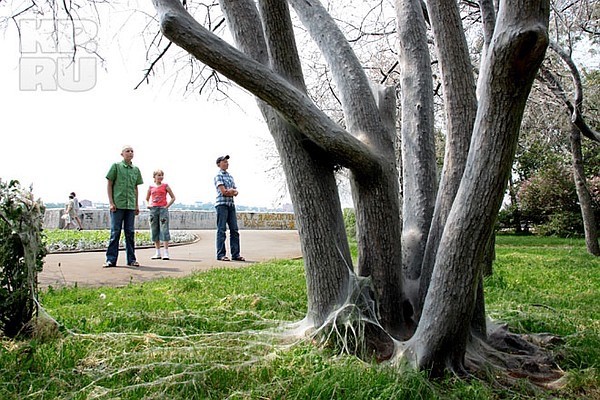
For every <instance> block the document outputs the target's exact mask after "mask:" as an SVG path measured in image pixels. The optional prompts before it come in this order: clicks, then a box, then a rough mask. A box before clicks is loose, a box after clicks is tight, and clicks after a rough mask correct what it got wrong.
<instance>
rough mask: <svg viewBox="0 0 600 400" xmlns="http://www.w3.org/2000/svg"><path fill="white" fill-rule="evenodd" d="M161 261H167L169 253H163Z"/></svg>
mask: <svg viewBox="0 0 600 400" xmlns="http://www.w3.org/2000/svg"><path fill="white" fill-rule="evenodd" d="M162 259H163V260H168V259H169V252H168V251H165V255H164V256H163V258H162Z"/></svg>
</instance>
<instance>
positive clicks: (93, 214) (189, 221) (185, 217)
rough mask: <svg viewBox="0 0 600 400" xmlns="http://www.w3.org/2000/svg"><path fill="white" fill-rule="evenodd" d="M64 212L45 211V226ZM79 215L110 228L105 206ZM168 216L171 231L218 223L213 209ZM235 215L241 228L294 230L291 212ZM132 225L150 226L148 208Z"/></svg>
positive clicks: (87, 225)
mask: <svg viewBox="0 0 600 400" xmlns="http://www.w3.org/2000/svg"><path fill="white" fill-rule="evenodd" d="M63 213H64V209H62V208H51V209H48V210H46V213H45V214H44V228H45V229H57V228H62V227H63V225H64V221H63V220H62V219H61V218H60V217H61V215H62V214H63ZM80 217H81V221H82V222H83V227H84V229H110V215H109V211H108V210H107V209H102V210H99V209H92V208H82V209H81V210H80ZM169 217H170V223H169V228H170V229H173V230H186V229H191V230H196V229H197V230H200V229H215V226H216V224H217V216H216V213H215V212H214V211H197V210H170V211H169ZM237 217H238V226H239V228H240V229H265V230H266V229H276V230H280V229H291V230H293V229H296V220H295V218H294V214H293V213H284V212H281V213H276V212H272V213H259V212H238V213H237ZM135 228H136V229H149V226H148V210H140V215H139V216H138V217H137V218H136V219H135Z"/></svg>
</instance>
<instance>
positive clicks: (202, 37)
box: [153, 0, 383, 171]
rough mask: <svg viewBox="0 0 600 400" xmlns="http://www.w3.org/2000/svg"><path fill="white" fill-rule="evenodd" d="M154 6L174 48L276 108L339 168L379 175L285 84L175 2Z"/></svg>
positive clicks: (373, 160) (361, 149)
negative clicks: (178, 47) (184, 51)
mask: <svg viewBox="0 0 600 400" xmlns="http://www.w3.org/2000/svg"><path fill="white" fill-rule="evenodd" d="M153 3H154V6H155V7H156V10H157V12H158V14H159V19H160V27H161V31H162V32H163V34H164V35H165V36H166V37H167V38H169V39H170V40H171V41H173V42H174V43H175V44H177V45H178V46H180V47H182V48H183V49H185V50H187V51H188V52H189V53H190V54H192V55H193V56H194V57H196V58H197V59H198V60H200V61H202V62H203V63H205V64H207V65H209V66H210V67H211V68H214V69H215V70H218V71H219V72H220V73H222V74H223V75H224V76H226V77H228V78H230V79H231V80H233V81H235V82H236V83H238V84H239V85H240V86H242V87H243V88H245V89H247V90H248V91H250V92H251V93H253V94H254V95H255V96H257V97H258V98H260V99H261V100H263V101H264V102H265V103H267V104H269V105H270V106H271V107H273V108H275V109H276V110H277V111H278V112H279V113H280V114H281V115H282V116H283V117H284V118H285V119H286V120H288V121H289V122H290V123H292V124H293V125H294V126H296V127H297V128H298V129H299V130H300V131H301V132H303V133H304V134H305V135H307V136H308V137H309V138H310V139H311V140H313V141H314V142H315V143H317V144H318V145H319V146H320V147H322V148H323V149H324V150H326V151H328V152H329V153H330V154H331V155H332V156H333V158H334V159H335V160H336V161H337V162H338V163H340V164H342V165H344V166H347V167H349V168H353V169H356V170H363V171H377V170H379V168H380V165H381V164H382V163H383V157H381V156H380V155H378V154H376V153H375V152H373V151H371V150H370V149H369V147H368V146H366V145H365V144H364V143H362V142H360V141H359V140H358V139H356V138H354V137H352V136H351V135H349V134H348V132H347V131H345V130H344V129H342V128H341V127H340V126H339V125H337V124H335V123H334V122H333V121H331V120H330V119H329V118H328V117H327V116H326V115H325V114H324V113H323V112H322V111H321V110H319V109H318V108H317V107H316V106H315V104H314V103H313V102H312V101H311V100H310V99H309V98H308V97H307V96H306V95H305V94H304V93H302V92H301V91H299V90H297V89H296V88H295V87H294V86H293V85H291V84H290V83H289V82H288V81H286V80H285V79H283V78H282V77H280V76H278V75H277V74H275V73H273V71H272V70H270V69H269V68H268V67H266V66H265V65H263V64H261V63H259V62H257V61H255V60H253V59H252V58H250V57H248V56H246V55H245V54H243V53H242V52H240V51H238V50H237V49H235V48H234V47H232V46H230V45H229V44H227V43H226V42H225V41H224V40H222V39H220V38H219V37H217V36H216V35H214V34H213V33H212V32H210V31H208V30H207V29H205V28H204V27H203V26H202V25H200V24H199V23H198V22H197V21H196V20H195V19H194V18H193V17H192V16H191V15H190V14H189V13H188V12H187V11H186V10H185V8H183V6H182V5H181V3H180V2H179V1H177V0H153ZM282 105H285V106H282Z"/></svg>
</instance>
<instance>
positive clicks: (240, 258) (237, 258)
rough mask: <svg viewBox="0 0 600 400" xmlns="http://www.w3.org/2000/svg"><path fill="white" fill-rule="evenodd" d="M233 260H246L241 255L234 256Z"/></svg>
mask: <svg viewBox="0 0 600 400" xmlns="http://www.w3.org/2000/svg"><path fill="white" fill-rule="evenodd" d="M233 261H246V259H245V258H244V257H242V256H239V257H234V258H233Z"/></svg>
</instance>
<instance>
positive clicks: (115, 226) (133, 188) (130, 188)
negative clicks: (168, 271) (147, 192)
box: [103, 146, 144, 268]
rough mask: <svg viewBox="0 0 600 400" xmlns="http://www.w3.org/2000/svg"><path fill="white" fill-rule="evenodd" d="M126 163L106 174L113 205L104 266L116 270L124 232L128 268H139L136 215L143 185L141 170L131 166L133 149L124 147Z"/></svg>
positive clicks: (109, 195) (115, 166)
mask: <svg viewBox="0 0 600 400" xmlns="http://www.w3.org/2000/svg"><path fill="white" fill-rule="evenodd" d="M121 156H122V157H123V161H121V162H116V163H114V164H113V165H111V167H110V169H109V170H108V173H107V174H106V179H107V181H108V184H107V193H108V202H109V203H110V241H109V243H108V249H107V250H106V262H105V263H104V265H103V267H105V268H107V267H116V266H117V258H118V257H119V241H120V239H121V229H123V230H124V231H125V253H126V254H127V265H129V266H132V267H139V266H140V264H139V263H138V262H137V260H136V258H135V237H134V235H135V216H136V215H138V214H139V213H140V209H139V207H138V185H141V184H143V183H144V181H143V179H142V174H141V173H140V170H139V168H138V167H136V166H134V165H133V164H132V163H131V160H132V159H133V148H132V147H131V146H123V148H122V149H121Z"/></svg>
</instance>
